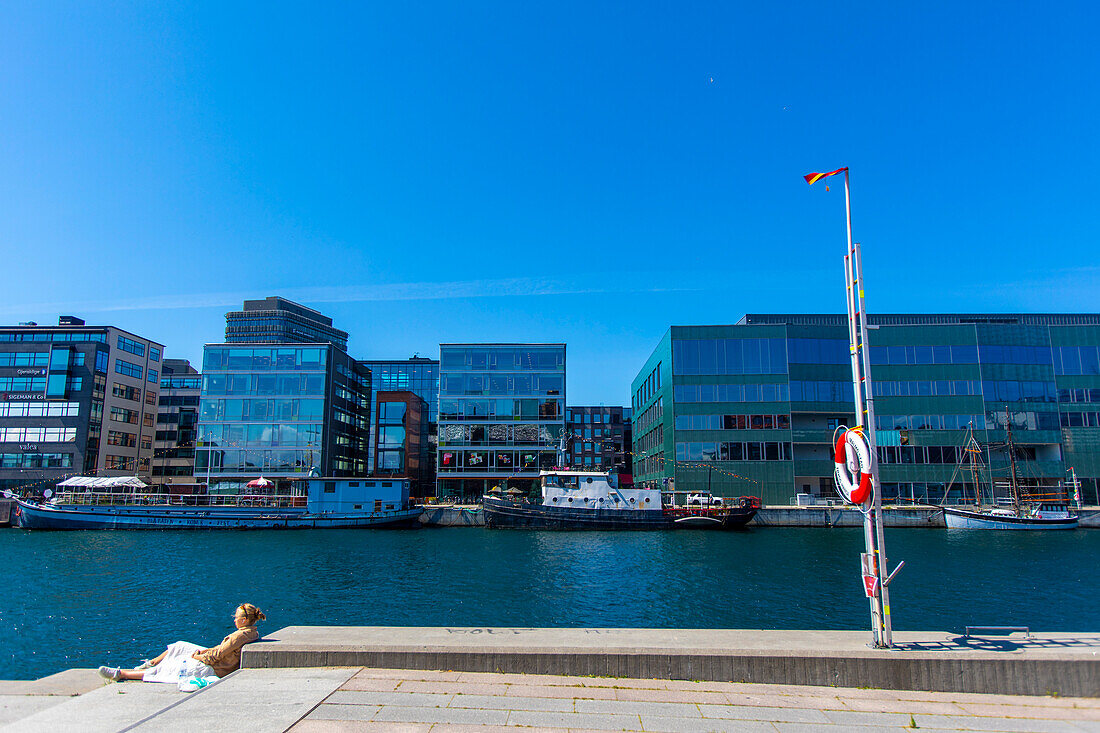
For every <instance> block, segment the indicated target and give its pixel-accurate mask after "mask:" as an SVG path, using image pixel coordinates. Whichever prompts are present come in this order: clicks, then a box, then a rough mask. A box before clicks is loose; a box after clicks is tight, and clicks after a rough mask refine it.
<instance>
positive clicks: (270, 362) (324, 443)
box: [195, 343, 371, 490]
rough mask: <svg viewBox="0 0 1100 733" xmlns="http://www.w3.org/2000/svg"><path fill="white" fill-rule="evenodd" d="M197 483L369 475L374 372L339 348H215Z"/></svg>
mask: <svg viewBox="0 0 1100 733" xmlns="http://www.w3.org/2000/svg"><path fill="white" fill-rule="evenodd" d="M202 371H203V375H202V399H201V404H200V410H199V438H198V439H199V445H198V449H197V451H196V456H195V474H196V478H197V479H199V480H202V479H203V477H204V476H207V475H209V476H210V483H211V485H212V487H213V489H214V490H217V489H227V490H234V489H236V488H239V486H241V485H243V483H245V482H247V481H249V480H251V479H253V478H257V477H259V476H260V475H263V476H265V477H266V478H271V479H281V481H280V483H281V485H283V486H286V485H288V484H289V480H290V479H293V478H302V477H305V476H307V475H308V474H309V473H310V472H311V471H312V472H313V473H314V474H315V475H323V476H366V475H367V472H368V467H367V460H366V457H367V442H368V436H369V429H370V413H371V402H370V372H369V370H367V369H365V368H364V367H362V366H360V365H359V364H358V363H357V362H356V361H355V360H354V359H352V358H350V357H349V356H348V355H347V354H345V353H344V352H343V351H341V350H340V349H338V348H336V347H335V346H332V345H331V344H284V343H280V344H268V345H262V346H261V345H257V346H253V347H243V346H240V345H237V344H207V345H206V347H205V350H204V353H203V370H202Z"/></svg>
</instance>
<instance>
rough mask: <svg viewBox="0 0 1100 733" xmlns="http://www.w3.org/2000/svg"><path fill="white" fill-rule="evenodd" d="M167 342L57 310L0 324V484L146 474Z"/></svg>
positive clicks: (40, 484)
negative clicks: (54, 319) (39, 320)
mask: <svg viewBox="0 0 1100 733" xmlns="http://www.w3.org/2000/svg"><path fill="white" fill-rule="evenodd" d="M163 354H164V346H162V345H161V344H158V343H157V342H155V341H150V340H149V339H146V338H142V337H140V336H138V335H136V334H132V333H129V332H128V331H123V330H121V329H118V328H114V327H111V326H87V325H85V323H84V321H82V320H81V319H79V318H75V317H73V316H62V317H61V318H59V319H58V325H56V326H39V325H37V324H34V323H28V324H23V325H19V326H4V327H0V489H11V490H18V491H30V492H41V491H42V490H43V489H47V488H53V484H54V483H56V482H57V481H60V480H62V479H64V478H66V477H68V476H80V475H83V476H125V475H129V476H135V475H136V476H139V477H141V478H142V479H143V480H145V481H146V482H148V481H149V480H150V474H151V460H152V457H153V432H154V421H155V420H156V413H157V395H158V393H159V391H160V384H159V379H160V377H159V375H160V371H161V369H162V366H161V359H162V357H163Z"/></svg>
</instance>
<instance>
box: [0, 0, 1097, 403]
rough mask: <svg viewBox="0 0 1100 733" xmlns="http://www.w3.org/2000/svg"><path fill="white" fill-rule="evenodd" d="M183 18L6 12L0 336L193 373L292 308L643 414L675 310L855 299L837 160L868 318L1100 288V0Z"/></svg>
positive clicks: (104, 9) (412, 7)
mask: <svg viewBox="0 0 1100 733" xmlns="http://www.w3.org/2000/svg"><path fill="white" fill-rule="evenodd" d="M167 5H169V4H167V3H151V2H150V3H144V4H142V3H41V2H21V3H8V4H6V5H5V6H4V9H3V10H2V11H0V18H2V22H0V242H2V243H3V252H4V257H3V263H4V266H3V273H4V276H3V280H2V282H3V284H4V295H3V299H2V301H0V322H3V323H14V322H16V321H24V320H35V321H38V322H39V323H50V322H56V321H55V319H56V317H57V315H58V314H59V313H72V314H75V315H79V316H82V317H84V318H86V319H88V320H89V322H96V323H110V324H115V325H118V326H120V327H123V328H127V329H130V330H132V331H135V332H137V333H140V334H143V335H146V336H149V337H150V338H154V339H157V340H159V341H162V342H164V343H165V344H166V345H167V356H172V357H183V358H190V359H192V360H193V361H194V360H197V359H198V358H199V357H200V355H201V345H202V344H203V343H204V342H209V341H219V340H221V339H222V335H223V329H224V318H223V314H224V313H225V312H226V311H227V310H232V309H234V308H236V307H239V305H240V303H241V301H242V300H244V299H245V298H253V297H264V296H267V295H274V294H281V295H284V296H286V297H290V298H293V299H296V300H299V301H301V302H303V303H306V304H308V305H311V306H313V307H316V308H318V309H320V310H321V311H323V312H325V313H327V314H330V315H332V316H333V317H334V319H335V321H336V324H337V325H338V326H339V327H341V328H343V329H345V330H347V331H349V332H350V333H351V340H350V345H349V350H350V351H351V352H352V354H353V355H355V356H357V357H360V358H404V357H407V356H409V355H411V354H412V353H413V352H420V353H421V354H424V355H436V354H438V348H437V344H438V343H439V342H440V341H565V342H567V343H568V345H569V384H568V392H569V394H568V396H569V401H570V402H572V403H575V404H583V403H598V402H605V403H608V404H616V403H626V402H627V401H628V399H629V384H630V380H631V378H632V377H633V376H634V374H635V372H636V371H637V369H638V368H640V366H641V365H642V363H643V362H644V360H645V358H646V357H647V356H648V354H649V353H650V351H651V350H652V348H653V346H654V344H655V343H656V342H657V340H658V338H659V337H660V336H661V334H662V333H663V332H664V331H665V329H666V328H667V327H668V326H669V325H670V324H697V323H732V322H734V321H736V320H737V319H738V318H739V317H740V316H741V315H742V314H743V313H745V312H754V311H755V312H768V311H822V312H839V311H841V310H842V309H843V290H842V283H841V279H842V274H841V258H842V256H843V250H844V228H843V227H844V220H843V193H842V189H841V187H839V186H835V185H834V186H832V190H831V191H830V192H826V191H825V189H824V186H822V185H821V184H817V185H815V186H814V187H813V188H809V187H807V186H806V184H805V183H804V182H803V180H802V178H801V175H802V174H803V173H806V172H809V171H814V170H818V171H820V170H831V169H833V168H837V167H840V166H843V165H848V166H851V168H852V171H853V198H854V223H855V231H856V237H857V239H859V240H861V241H862V242H864V246H865V260H866V275H867V285H868V304H869V306H870V308H871V309H872V310H875V311H880V312H885V311H917V312H920V311H958V310H962V311H968V310H976V311H1002V310H1022V311H1068V310H1083V311H1095V310H1097V309H1098V308H1100V257H1098V255H1097V244H1098V239H1100V238H1098V236H1097V235H1098V229H1100V225H1098V223H1097V222H1098V213H1100V212H1098V207H1097V205H1096V203H1095V198H1096V196H1097V186H1096V180H1097V175H1098V173H1100V159H1098V158H1100V155H1098V150H1097V145H1098V143H1097V129H1098V126H1097V120H1098V118H1100V101H1098V100H1100V95H1098V94H1097V91H1098V90H1097V79H1098V78H1100V68H1098V67H1100V62H1098V58H1100V54H1097V51H1096V46H1095V30H1096V28H1097V27H1100V16H1098V11H1097V10H1096V6H1095V4H1093V3H1086V2H1081V3H1048V4H1040V3H1014V2H968V3H932V4H929V3H907V4H903V3H882V2H874V3H826V2H820V0H815V1H814V2H804V3H796V2H791V3H752V4H750V3H726V2H720V3H713V4H706V3H672V2H664V3H657V4H653V3H638V2H629V3H627V2H622V3H615V4H604V3H592V2H582V3H566V2H556V3H542V4H532V3H516V2H500V3H484V2H467V3H446V4H443V3H440V4H435V3H370V4H367V3H351V4H347V5H337V4H336V3H321V4H315V5H314V6H303V5H300V4H297V5H282V4H278V3H263V4H256V5H254V6H253V7H251V8H249V9H242V6H241V5H239V4H236V3H195V4H178V3H177V4H172V7H166V6H167ZM192 5H193V7H192ZM735 6H743V7H735ZM832 180H833V181H836V180H837V179H835V178H834V179H832Z"/></svg>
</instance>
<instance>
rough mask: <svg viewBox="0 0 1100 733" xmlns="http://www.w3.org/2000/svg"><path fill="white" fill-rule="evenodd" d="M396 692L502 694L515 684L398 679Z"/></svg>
mask: <svg viewBox="0 0 1100 733" xmlns="http://www.w3.org/2000/svg"><path fill="white" fill-rule="evenodd" d="M399 685H400V686H399V687H398V688H397V690H396V691H397V692H430V693H434V694H437V695H454V694H456V693H458V692H465V693H468V694H470V695H503V694H505V693H506V692H507V691H508V689H509V688H511V687H516V685H495V684H491V683H488V682H458V681H453V682H452V681H446V682H445V681H442V680H432V681H430V682H425V681H423V680H403V681H400V683H399Z"/></svg>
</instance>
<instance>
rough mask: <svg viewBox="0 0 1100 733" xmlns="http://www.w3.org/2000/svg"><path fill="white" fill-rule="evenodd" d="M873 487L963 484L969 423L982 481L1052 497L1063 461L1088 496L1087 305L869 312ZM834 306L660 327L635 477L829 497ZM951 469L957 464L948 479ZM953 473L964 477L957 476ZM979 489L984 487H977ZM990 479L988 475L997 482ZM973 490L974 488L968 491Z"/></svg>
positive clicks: (1091, 469) (1096, 360) (1093, 480)
mask: <svg viewBox="0 0 1100 733" xmlns="http://www.w3.org/2000/svg"><path fill="white" fill-rule="evenodd" d="M869 323H870V328H869V335H868V340H869V347H870V349H871V351H870V355H869V356H870V361H871V376H872V382H873V390H874V396H875V412H876V423H877V424H876V425H875V429H876V440H877V444H878V453H879V456H878V458H879V469H880V478H881V480H882V483H883V497H884V499H885V500H887V501H903V502H932V503H936V502H939V501H941V500H943V499H944V498H945V495H946V496H947V500H948V501H958V500H960V499H961V497H962V493H961V489H960V485H959V484H958V483H956V484H954V485H952V488H951V491H950V492H949V491H948V486H949V484H952V476H953V474H955V469H956V466H957V465H958V463H959V462H960V460H961V459H962V458H963V443H964V435H965V432H966V429H967V426H968V425H973V426H974V428H975V437H976V439H977V441H978V442H979V443H980V444H981V445H983V446H989V445H990V444H992V445H993V446H994V448H993V449H991V450H988V449H987V450H985V451H983V459H984V460H985V461H986V463H987V464H989V465H990V469H991V471H990V472H991V474H992V479H993V481H994V483H998V484H1003V483H1004V482H1005V481H1006V480H1007V476H1008V470H1009V460H1008V454H1007V451H1006V450H1004V449H1003V448H1001V449H998V448H997V447H996V446H997V445H998V444H1001V445H1003V443H1004V441H1005V439H1006V424H1007V423H1011V426H1012V431H1013V436H1014V440H1015V443H1016V459H1017V461H1016V464H1017V471H1018V475H1019V477H1020V478H1021V480H1023V481H1024V482H1025V483H1027V484H1029V485H1031V486H1033V487H1039V488H1035V489H1033V490H1034V491H1036V492H1038V493H1047V494H1049V495H1050V496H1052V497H1053V496H1060V495H1062V492H1063V486H1064V483H1065V481H1066V479H1067V478H1068V473H1067V472H1068V470H1069V469H1070V468H1071V467H1072V468H1074V469H1075V470H1076V473H1077V475H1078V476H1079V477H1080V478H1081V481H1082V493H1083V498H1084V500H1085V501H1087V502H1096V501H1100V496H1098V495H1097V488H1098V487H1097V483H1098V481H1100V353H1098V345H1100V314H918V315H904V314H900V315H879V316H874V315H872V316H869ZM846 324H847V319H846V317H845V316H841V315H787V314H762V315H757V314H750V315H746V316H745V317H744V318H743V319H742V320H741V321H740V322H739V323H737V324H736V325H729V326H673V327H672V328H670V329H669V330H668V331H667V332H666V333H665V335H664V336H663V337H662V338H661V340H660V342H659V343H658V345H657V347H656V349H655V350H654V351H653V353H652V355H651V356H650V358H649V359H648V361H647V362H646V363H645V364H644V365H643V366H642V368H641V370H640V371H639V372H638V374H637V376H636V377H635V378H634V380H633V383H632V386H631V392H632V395H633V398H632V399H633V408H634V437H633V440H634V479H635V481H636V482H640V483H645V484H649V485H657V484H660V483H663V482H664V481H665V479H675V482H676V486H677V488H678V489H680V490H684V489H695V488H705V487H706V486H707V485H710V486H711V487H712V488H713V490H714V492H715V493H719V494H724V495H729V496H739V495H750V494H751V495H756V496H760V497H762V498H763V499H764V501H765V502H766V503H771V504H786V503H788V502H790V501H791V499H792V498H793V497H794V496H795V495H796V494H812V495H815V496H819V497H834V496H835V492H834V489H833V478H832V475H833V449H832V441H833V431H834V430H835V429H836V428H837V426H839V425H852V424H853V423H854V422H855V414H854V406H853V393H852V382H851V361H850V356H849V350H848V330H847V325H846ZM959 480H960V479H959V478H958V477H956V482H958V481H959ZM962 480H963V481H965V480H966V479H965V478H963V479H962ZM987 491H988V488H987ZM998 491H999V492H1000V491H1001V489H998ZM968 492H969V494H970V496H973V488H972V487H971V488H970V489H969V490H968Z"/></svg>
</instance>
